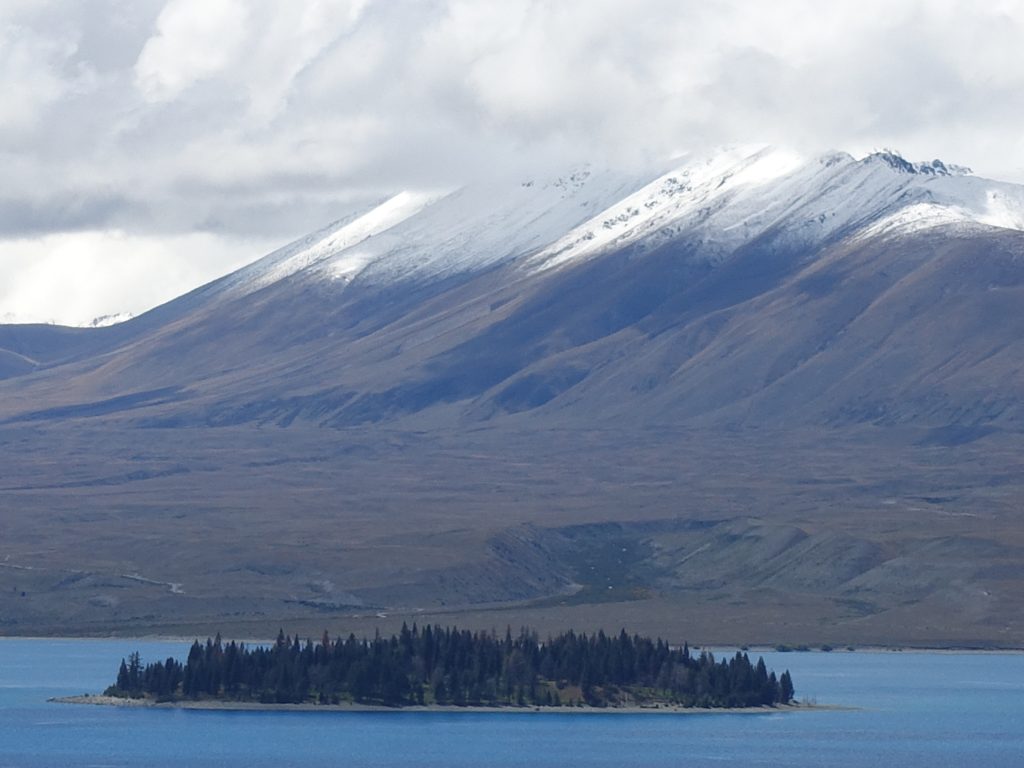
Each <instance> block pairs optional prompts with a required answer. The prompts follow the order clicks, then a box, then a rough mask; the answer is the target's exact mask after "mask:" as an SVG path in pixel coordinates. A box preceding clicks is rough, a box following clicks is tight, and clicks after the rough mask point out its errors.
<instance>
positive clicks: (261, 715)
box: [0, 640, 1024, 768]
mask: <svg viewBox="0 0 1024 768" xmlns="http://www.w3.org/2000/svg"><path fill="white" fill-rule="evenodd" d="M134 649H139V650H141V651H142V655H143V660H144V661H153V660H156V659H162V658H166V657H167V656H169V655H175V656H179V657H181V656H182V655H183V653H185V652H186V651H187V647H186V644H182V643H156V642H138V641H130V640H129V641H93V640H0V766H133V767H135V768H142V767H144V766H229V767H231V768H234V767H236V766H237V767H238V768H243V767H245V768H250V767H259V766H275V767H277V768H280V766H291V765H295V766H299V765H301V766H309V767H311V768H312V767H315V766H369V767H372V766H403V767H408V766H438V767H441V766H444V768H455V767H458V766H474V767H476V766H523V767H524V768H525V767H526V766H530V768H545V767H546V766H552V767H554V766H558V767H559V768H564V766H572V765H579V766H634V765H635V766H645V768H646V767H649V768H658V767H659V766H673V767H677V766H728V765H737V766H742V765H751V766H789V767H792V766H815V767H819V766H886V767H888V766H904V767H910V768H913V767H916V766H921V767H922V768H924V767H925V766H927V768H941V767H942V766H950V767H952V766H956V767H957V768H960V767H961V766H976V767H977V768H982V767H983V766H984V767H985V768H999V767H1001V766H1007V767H1009V766H1013V767H1014V768H1018V767H1019V766H1024V655H1021V654H948V653H863V652H858V653H831V654H826V653H788V654H778V653H768V654H765V661H766V662H767V663H768V666H769V668H774V669H776V670H777V671H779V672H781V671H782V670H783V669H785V668H788V669H790V670H791V671H792V674H793V679H794V682H795V684H796V687H797V696H798V697H813V698H814V699H816V700H817V701H818V702H819V703H822V704H825V703H827V704H835V705H843V706H849V707H856V708H858V709H856V710H855V711H816V712H800V713H786V714H778V713H772V714H757V715H739V714H711V715H683V716H674V715H619V714H575V715H574V714H551V713H545V714H531V713H522V714H520V713H516V714H511V713H500V714H472V713H465V714H462V713H455V714H447V713H436V714H435V713H429V714H424V713H409V712H394V713H334V712H329V713H328V712H325V713H319V712H313V713H307V712H296V713H280V712H199V711H167V710H147V709H118V708H107V707H88V706H72V705H60V704H52V703H48V702H47V701H46V700H47V699H48V698H49V697H52V696H60V695H69V694H78V693H84V692H96V691H99V690H101V689H103V688H104V687H105V686H106V685H107V684H109V683H110V682H111V681H112V678H113V676H114V675H115V673H116V670H117V665H118V664H119V662H120V660H121V658H122V657H123V656H126V655H127V654H128V653H129V652H130V651H132V650H134Z"/></svg>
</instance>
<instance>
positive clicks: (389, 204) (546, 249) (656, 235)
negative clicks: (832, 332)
mask: <svg viewBox="0 0 1024 768" xmlns="http://www.w3.org/2000/svg"><path fill="white" fill-rule="evenodd" d="M666 168H667V169H668V170H667V171H666ZM945 224H982V225H989V226H999V227H1007V228H1011V229H1024V187H1019V186H1015V185H1012V184H1003V183H999V182H994V181H989V180H986V179H980V178H976V177H973V176H969V175H966V169H962V168H958V167H956V166H946V165H945V164H943V163H942V162H941V161H938V160H936V161H933V162H931V163H917V164H915V163H911V162H908V161H906V160H904V159H903V158H902V157H900V156H899V155H897V154H895V153H893V152H889V151H885V152H878V153H875V154H872V155H869V156H867V157H865V158H863V159H860V160H857V159H854V158H853V157H852V156H850V155H848V154H845V153H838V152H832V153H827V154H824V155H819V156H803V155H800V154H797V153H795V152H792V151H790V150H787V149H780V148H775V147H768V146H744V147H735V148H731V149H726V150H722V151H718V152H716V153H713V154H710V155H691V156H685V157H683V158H682V159H679V160H676V161H673V162H672V163H666V164H665V165H664V166H662V167H661V168H654V169H648V170H644V171H633V172H621V171H612V170H607V169H597V168H593V167H584V168H575V169H572V170H567V171H564V172H562V173H561V174H560V175H555V174H552V175H551V176H549V177H548V178H544V177H543V176H541V177H536V176H529V175H525V177H524V178H517V179H508V178H504V179H495V180H492V181H490V182H486V183H478V184H474V185H470V186H467V187H463V188H460V189H457V190H455V191H448V192H443V191H433V192H431V191H427V192H423V191H419V192H417V191H404V192H400V193H398V194H397V195H394V196H392V197H390V198H388V199H386V200H384V201H382V202H378V203H376V204H374V205H370V206H362V207H360V208H357V209H356V210H355V211H353V212H352V213H350V214H349V215H348V216H346V217H344V218H342V219H340V220H339V221H337V222H335V223H334V224H332V225H330V226H329V227H326V228H325V229H323V230H321V231H320V232H317V233H315V234H313V235H310V236H309V237H306V238H303V239H302V240H299V241H297V242H295V243H293V244H291V245H289V246H287V247H285V248H283V249H281V250H279V251H276V252H275V253H272V254H270V255H269V256H267V257H265V258H264V259H261V260H260V261H257V262H255V263H254V264H251V265H250V266H248V267H246V268H244V269H242V270H240V271H239V272H236V273H234V274H233V275H229V276H228V277H226V278H224V279H223V280H221V281H218V282H217V283H215V284H213V285H211V286H210V287H209V289H208V290H209V291H213V292H215V293H220V292H228V293H230V294H231V295H246V294H249V293H252V292H254V291H257V290H260V289H261V288H263V287H265V286H268V285H271V284H273V283H276V282H278V281H280V280H283V279H286V278H291V277H293V276H299V277H300V278H301V279H303V280H312V281H316V282H318V283H321V284H336V285H337V286H338V288H339V289H343V288H344V287H345V286H347V285H348V284H350V283H352V282H354V281H358V282H359V283H362V284H389V283H394V282H396V281H400V280H410V279H413V280H423V279H436V278H439V277H444V276H447V275H451V274H456V273H467V272H474V271H479V270H483V269H486V268H489V267H491V266H494V265H496V264H500V263H504V262H511V261H514V260H517V259H518V260H520V264H521V265H522V267H523V269H524V274H525V275H529V274H534V273H538V272H544V271H547V270H551V269H555V268H558V267H562V266H566V265H570V264H573V263H577V262H579V261H581V260H585V259H589V258H592V257H594V256H596V255H598V254H601V253H605V252H608V251H611V250H615V249H618V248H622V247H625V246H631V245H637V244H640V245H642V246H644V247H655V246H657V245H659V244H661V243H664V242H667V241H670V240H679V241H682V242H686V243H687V244H689V245H691V246H692V249H691V250H692V251H693V253H694V257H695V258H699V259H700V260H702V261H707V262H711V263H715V262H718V261H720V260H722V259H724V258H726V257H727V256H728V255H729V254H730V253H732V252H733V251H734V250H735V249H736V248H738V247H740V246H742V245H743V244H745V243H748V242H750V241H752V240H754V239H756V238H759V237H765V236H767V237H770V238H776V239H778V240H780V241H782V242H785V243H786V244H787V245H790V246H796V247H807V248H811V247H814V246H816V245H821V244H824V243H826V242H828V241H830V240H833V239H836V238H839V237H843V236H850V235H857V234H858V233H859V234H861V235H864V236H869V235H870V236H873V235H877V234H881V233H899V232H910V231H914V230H917V229H921V228H926V227H933V226H938V225H945Z"/></svg>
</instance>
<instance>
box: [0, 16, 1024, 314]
mask: <svg viewBox="0 0 1024 768" xmlns="http://www.w3.org/2000/svg"><path fill="white" fill-rule="evenodd" d="M1022 41H1024V2H1021V1H1020V0H994V1H993V2H989V3H985V4H978V3H976V2H971V1H969V0H896V1H895V2H894V1H893V0H885V1H883V0H834V1H833V2H829V3H822V2H820V1H817V0H816V1H815V2H812V1H811V0H775V1H774V2H771V3H767V2H761V0H716V2H707V0H699V1H698V0H631V2H629V3H623V2H621V0H615V1H613V0H560V1H559V2H539V1H538V0H502V2H493V1H492V0H353V1H352V2H349V1H347V0H295V2H289V3H282V2H278V1H277V0H245V1H244V2H243V0H91V1H90V2H89V3H87V4H86V3H81V2H79V0H47V1H46V2H43V1H42V0H32V2H28V1H27V0H6V1H5V2H3V3H0V87H2V91H3V95H4V98H3V99H2V100H0V167H3V168H4V172H5V178H4V184H3V185H2V187H0V237H7V238H8V239H9V240H10V239H13V238H26V237H36V238H42V239H41V240H39V242H47V243H50V244H51V245H52V243H53V242H54V241H53V240H52V239H48V238H52V236H55V235H57V234H59V233H64V234H66V235H68V236H69V237H70V236H71V235H73V234H74V233H75V232H79V231H81V232H109V231H114V230H121V231H125V232H128V233H130V235H128V236H129V237H134V238H141V239H144V240H146V242H150V243H156V242H157V241H160V240H162V239H164V238H176V237H181V236H184V235H187V234H189V233H195V232H202V233H206V234H207V235H209V236H210V237H216V238H223V241H224V242H225V243H231V242H237V241H238V239H239V238H243V239H244V238H247V237H257V238H261V239H265V240H268V241H270V240H273V241H284V240H289V239H292V238H293V237H297V236H299V235H301V234H303V233H305V232H307V231H310V230H313V229H315V228H317V227H318V226H320V225H322V224H324V223H326V222H327V221H330V220H331V219H333V218H335V215H336V212H337V211H338V210H343V209H344V208H346V207H347V205H348V204H349V202H350V201H351V200H352V199H353V198H359V197H363V198H369V197H374V198H376V197H379V196H380V195H382V194H385V193H387V192H389V191H392V190H395V189H398V188H402V187H417V186H419V187H436V186H449V185H451V184H453V183H457V182H458V181H459V180H460V179H465V178H467V177H470V176H472V175H473V174H477V173H489V172H491V170H492V169H493V168H494V167H495V166H498V165H510V164H521V163H534V164H536V163H544V162H570V161H573V160H578V159H584V158H586V159H590V160H593V161H595V162H598V163H601V162H611V163H619V162H631V161H633V160H635V159H638V158H643V157H644V156H649V155H666V154H671V153H673V152H678V151H681V150H685V149H689V148H701V147H707V146H708V145H715V144H723V143H732V142H744V143H745V142H761V141H768V142H773V143H778V144H786V145H795V146H796V147H797V148H801V149H828V148H837V149H847V150H849V151H853V152H860V151H867V150H870V149H873V148H876V147H881V146H890V147H895V148H897V149H899V150H901V151H903V152H904V153H905V154H907V155H908V156H910V157H913V158H920V159H924V158H932V157H941V158H943V159H945V160H947V161H950V162H955V163H960V164H965V165H970V166H972V167H974V169H975V170H976V171H977V172H979V173H982V174H984V175H990V176H995V177H998V178H1004V179H1011V180H1018V181H1024V134H1022V133H1021V131H1020V126H1021V125H1022V124H1024V98H1021V94H1022V93H1024V66H1022V63H1024V62H1022V60H1021V53H1020V50H1021V43H1022ZM211 242H212V241H211ZM226 247H228V249H229V250H230V246H226ZM146 252H147V253H149V254H150V258H151V259H152V263H153V264H157V263H162V262H161V261H160V260H162V259H168V260H172V261H173V260H174V259H175V258H177V257H176V256H174V255H172V253H173V252H172V250H170V249H162V250H160V249H151V250H149V251H146ZM8 253H10V251H8ZM34 253H36V255H37V256H38V253H39V252H34ZM67 258H72V257H71V256H67ZM97 258H98V257H97ZM5 263H6V264H7V267H6V268H3V269H0V285H5V284H6V282H7V281H6V279H5V278H6V275H7V271H6V270H7V269H8V268H9V266H10V260H9V259H8V260H7V261H6V262H5ZM129 271H130V270H129ZM211 271H213V270H211ZM37 274H38V273H37ZM133 274H134V273H133ZM39 279H44V278H43V277H40V278H39ZM20 284H22V285H23V284H24V283H20ZM26 290H27V289H26ZM7 293H8V295H10V291H9V290H8V291H7ZM120 308H121V307H120V306H119V305H118V303H117V302H114V305H113V306H111V307H110V309H111V310H117V309H120ZM3 309H4V307H3V305H0V312H2V311H3Z"/></svg>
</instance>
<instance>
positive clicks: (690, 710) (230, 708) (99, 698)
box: [47, 694, 853, 715]
mask: <svg viewBox="0 0 1024 768" xmlns="http://www.w3.org/2000/svg"><path fill="white" fill-rule="evenodd" d="M47 701H49V702H51V703H54V704H78V705H87V706H104V707H125V708H142V709H187V710H196V711H205V712H334V713H338V712H376V713H382V712H391V713H401V712H411V713H421V714H425V713H434V712H436V713H446V714H450V713H465V714H498V713H501V714H524V715H525V714H545V713H546V714H563V715H564V714H570V715H577V714H578V715H588V714H589V715H600V714H623V715H641V714H643V715H657V714H661V715H714V714H718V715H722V714H739V715H767V714H777V713H787V712H837V711H848V710H852V709H853V708H852V707H843V706H833V705H829V704H824V705H823V704H808V703H802V702H801V703H795V704H779V705H776V706H763V707H683V706H676V705H672V704H659V705H650V706H636V705H631V706H623V707H589V706H583V707H570V706H555V707H540V706H523V707H516V706H507V707H487V706H465V707H460V706H455V705H430V706H421V705H409V706H402V707H387V706H383V705H378V704H357V703H354V702H352V703H345V704H314V703H305V704H276V703H275V704H264V703H262V702H256V701H217V700H201V699H200V700H195V701H192V700H179V701H154V700H153V699H145V698H143V699H126V698H121V697H118V696H104V695H102V694H82V695H79V696H55V697H53V698H51V699H47Z"/></svg>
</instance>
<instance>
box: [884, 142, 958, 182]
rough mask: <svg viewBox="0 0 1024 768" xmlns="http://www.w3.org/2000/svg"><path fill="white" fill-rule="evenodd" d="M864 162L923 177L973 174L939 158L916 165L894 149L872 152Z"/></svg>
mask: <svg viewBox="0 0 1024 768" xmlns="http://www.w3.org/2000/svg"><path fill="white" fill-rule="evenodd" d="M864 162H865V163H871V162H880V163H885V164H886V165H888V166H889V167H890V168H892V169H893V170H896V171H899V172H900V173H909V174H914V175H922V176H968V175H970V174H971V173H972V171H971V169H970V168H968V167H967V166H964V165H953V164H951V163H944V162H943V161H942V160H939V159H938V158H936V159H934V160H931V161H927V160H926V161H924V162H918V163H915V162H912V161H910V160H907V159H906V158H905V157H903V155H901V154H900V153H899V152H896V151H895V150H892V149H881V150H879V151H877V152H872V153H871V154H869V155H868V156H867V157H865V158H864Z"/></svg>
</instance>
